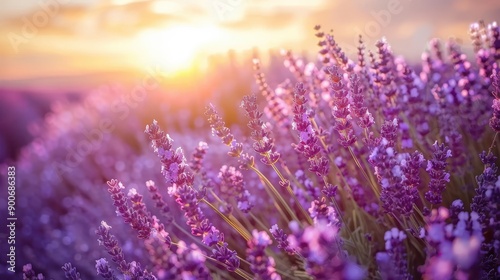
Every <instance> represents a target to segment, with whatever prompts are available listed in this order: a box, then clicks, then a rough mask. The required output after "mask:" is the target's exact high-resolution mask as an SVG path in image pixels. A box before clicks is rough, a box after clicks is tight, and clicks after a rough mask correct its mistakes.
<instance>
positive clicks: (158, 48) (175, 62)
mask: <svg viewBox="0 0 500 280" xmlns="http://www.w3.org/2000/svg"><path fill="white" fill-rule="evenodd" d="M221 33H222V30H220V29H219V28H218V27H217V26H215V25H199V26H195V25H175V26H170V27H167V28H165V29H148V30H144V31H142V32H141V33H139V35H138V37H137V39H138V45H139V46H138V47H139V49H138V51H139V53H138V57H140V61H139V63H141V65H144V62H146V63H147V64H149V65H156V66H158V67H160V68H161V69H162V71H163V72H165V73H167V74H176V73H180V72H186V71H189V70H191V69H194V68H199V67H201V66H202V64H203V63H204V62H203V61H202V57H203V55H204V54H207V53H209V52H210V51H211V46H213V45H214V42H216V41H217V40H218V38H220V35H221ZM145 60H146V61H145Z"/></svg>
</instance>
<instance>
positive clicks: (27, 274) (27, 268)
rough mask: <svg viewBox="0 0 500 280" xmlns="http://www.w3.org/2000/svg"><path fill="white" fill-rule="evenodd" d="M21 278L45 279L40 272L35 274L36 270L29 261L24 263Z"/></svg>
mask: <svg viewBox="0 0 500 280" xmlns="http://www.w3.org/2000/svg"><path fill="white" fill-rule="evenodd" d="M23 279H24V280H45V277H44V276H43V274H41V273H39V274H36V272H35V271H34V270H33V267H32V266H31V264H30V263H29V264H25V265H24V266H23Z"/></svg>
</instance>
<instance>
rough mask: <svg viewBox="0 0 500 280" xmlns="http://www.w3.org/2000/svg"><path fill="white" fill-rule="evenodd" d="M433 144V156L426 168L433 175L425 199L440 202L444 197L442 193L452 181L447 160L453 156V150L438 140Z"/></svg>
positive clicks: (433, 202) (435, 202) (434, 202)
mask: <svg viewBox="0 0 500 280" xmlns="http://www.w3.org/2000/svg"><path fill="white" fill-rule="evenodd" d="M432 146H433V148H434V154H433V158H432V159H431V160H429V161H427V168H426V169H425V170H426V171H427V172H428V173H429V176H430V177H431V181H430V182H429V190H428V191H427V192H426V193H425V199H427V201H429V202H430V203H432V204H440V203H441V202H442V199H443V198H442V193H443V191H444V190H445V188H446V184H447V183H448V182H449V181H450V173H448V172H446V166H447V163H446V160H447V159H448V158H450V157H451V150H449V149H448V147H446V146H445V144H441V145H438V143H437V141H436V142H435V143H434V145H432Z"/></svg>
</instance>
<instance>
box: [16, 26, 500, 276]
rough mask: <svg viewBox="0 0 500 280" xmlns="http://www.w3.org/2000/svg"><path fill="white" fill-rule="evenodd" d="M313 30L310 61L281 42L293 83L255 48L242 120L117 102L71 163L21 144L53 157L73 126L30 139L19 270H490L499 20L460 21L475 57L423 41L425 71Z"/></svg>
mask: <svg viewBox="0 0 500 280" xmlns="http://www.w3.org/2000/svg"><path fill="white" fill-rule="evenodd" d="M315 30H316V31H315V32H316V36H317V38H318V41H319V42H318V45H319V47H320V50H319V55H318V60H317V61H313V62H306V61H305V59H303V58H300V57H298V56H296V55H294V54H293V53H292V52H291V51H284V52H283V57H284V65H285V68H287V69H288V70H289V71H290V73H291V76H290V78H289V79H286V80H284V81H281V82H278V83H276V85H275V86H272V85H271V84H272V82H270V81H268V80H267V79H268V77H269V75H266V74H265V73H264V70H263V68H262V66H261V65H260V62H259V60H258V59H255V60H254V61H253V64H254V72H255V80H256V83H257V86H258V89H257V90H256V91H255V93H254V94H249V95H247V96H245V97H243V98H242V102H241V105H240V107H241V113H242V115H243V116H244V118H242V120H243V122H246V125H245V123H237V124H234V123H233V125H230V124H227V120H226V119H224V117H223V115H222V114H221V113H222V111H221V110H220V108H218V107H217V103H216V102H214V103H213V104H210V105H208V106H207V107H206V113H205V118H206V125H205V127H204V128H206V130H205V131H210V130H211V133H212V137H207V136H206V135H205V134H203V133H202V132H200V128H198V129H196V130H188V131H186V130H185V131H183V133H179V130H178V129H177V128H176V127H175V126H174V125H173V124H172V123H168V120H170V119H172V116H171V115H168V113H167V115H166V117H165V118H164V119H162V115H161V114H159V115H158V116H156V117H153V118H156V119H158V120H159V121H156V120H154V121H151V122H149V124H147V126H146V128H145V135H138V133H139V132H141V131H144V128H143V127H141V122H142V121H141V120H138V118H136V117H134V116H133V115H131V116H129V117H128V118H127V122H128V126H127V127H126V129H124V128H121V129H119V130H116V131H114V132H113V133H110V134H107V135H106V137H107V138H106V139H105V140H104V141H103V143H104V144H103V145H104V146H103V147H102V148H101V149H99V151H97V152H95V153H92V154H91V155H89V156H88V157H87V158H86V159H85V163H87V164H82V165H79V166H78V167H75V168H74V169H73V170H72V171H71V172H67V173H64V172H62V173H61V170H60V169H57V166H56V169H46V168H44V167H43V165H41V164H38V165H37V164H34V163H33V161H32V158H31V157H39V158H41V159H42V161H43V160H49V159H50V158H54V157H59V158H64V156H65V155H66V154H64V153H62V152H61V149H60V147H64V145H71V144H72V143H71V140H72V139H74V138H71V135H68V134H71V133H73V131H78V130H77V129H76V130H75V128H74V127H68V130H67V131H66V132H65V133H66V134H65V135H57V133H56V132H53V133H52V134H49V135H50V138H47V139H45V141H43V140H41V141H42V142H41V143H42V144H40V143H34V144H33V145H32V146H31V147H30V152H28V153H27V154H26V155H25V157H24V159H23V160H21V161H20V162H19V169H22V170H24V171H23V172H25V173H26V174H24V175H23V176H26V177H28V174H37V176H40V177H42V178H41V181H40V184H38V185H37V190H36V191H35V190H33V193H31V194H30V195H29V196H27V197H26V198H24V200H21V201H20V204H21V207H23V209H24V210H23V211H24V213H23V219H24V223H25V224H24V225H23V234H24V235H25V237H24V239H23V241H24V240H25V241H26V244H24V245H23V248H24V249H23V250H24V253H23V256H24V258H25V259H24V260H25V261H26V263H28V262H29V263H30V264H26V265H25V266H24V267H23V273H24V279H44V277H43V275H42V274H38V273H39V271H41V270H42V271H43V272H44V273H45V274H47V275H50V276H52V275H56V273H55V272H54V270H55V269H56V267H57V266H59V268H60V267H62V270H61V273H60V275H62V274H64V275H65V276H66V278H67V279H85V278H86V279H90V278H98V277H101V278H103V279H275V280H276V279H353V280H354V279H418V278H423V279H474V278H476V279H499V278H500V261H499V260H500V210H499V208H498V203H499V201H500V177H499V176H498V174H497V171H498V170H497V169H498V167H497V163H498V161H497V156H496V155H498V153H499V152H500V150H499V148H498V146H497V142H498V140H497V134H498V132H500V69H499V67H498V65H499V64H498V63H499V61H500V38H499V37H500V32H499V27H498V26H497V24H496V23H491V24H489V25H486V24H484V23H482V22H480V23H477V24H476V23H475V24H472V25H471V28H470V37H471V39H472V43H473V47H474V55H475V57H474V58H473V59H470V58H468V57H467V56H466V54H464V53H463V52H462V51H461V50H460V47H459V45H458V44H457V43H456V42H454V41H449V42H447V44H446V47H445V50H443V49H442V47H441V43H440V41H438V40H432V41H431V42H430V44H429V48H428V50H427V51H426V52H425V53H424V54H423V55H422V65H421V67H412V66H411V65H408V64H407V63H406V62H405V60H404V59H403V58H402V57H399V56H396V55H395V54H394V53H393V52H392V51H391V47H390V45H389V43H388V42H386V40H385V39H381V40H380V41H378V42H377V43H376V45H375V51H374V52H370V51H369V52H368V53H366V49H365V46H364V44H363V38H361V37H360V39H359V47H358V53H357V60H356V61H354V60H351V59H350V58H349V57H348V56H347V55H346V54H345V53H344V52H343V50H342V48H341V46H340V45H339V44H337V42H336V41H335V38H334V37H333V35H332V34H330V33H325V32H323V31H322V30H321V28H320V27H319V26H316V27H315ZM270 75H271V77H272V75H273V73H270ZM280 75H282V74H281V73H280ZM246 91H247V92H248V91H250V89H247V90H246ZM110 98H112V97H111V95H110ZM152 104H154V102H152ZM93 108H94V110H96V111H98V112H99V114H96V115H102V114H110V113H109V111H108V109H109V108H108V107H106V106H105V103H102V102H98V103H97V104H95V106H94V107H93ZM490 108H492V109H490ZM492 111H493V112H492ZM64 113H65V112H63V111H62V112H59V114H56V115H55V116H56V117H59V118H60V121H64V118H63V115H64ZM93 113H96V112H82V114H88V115H89V121H90V122H92V121H94V122H97V120H92V119H91V118H92V114H93ZM144 115H147V114H146V113H144ZM109 117H110V118H112V117H113V116H109ZM81 125H85V124H81ZM208 126H209V127H210V130H209V129H208ZM169 127H170V128H169ZM167 132H168V133H167ZM194 139H197V140H202V142H197V141H196V142H195V140H194ZM61 153H62V155H61ZM30 156H31V157H30ZM88 162H90V164H89V163H88ZM96 167H97V168H96ZM51 172H52V173H51ZM54 172H56V173H57V174H54ZM32 179H33V180H37V179H38V178H32ZM28 180H29V179H28ZM51 180H54V181H51ZM103 180H106V181H107V184H104V183H103V182H102V181H103ZM44 184H47V186H45V185H44ZM58 184H59V185H61V184H62V185H67V186H72V187H73V189H67V188H66V189H57V193H56V192H55V191H56V190H55V189H54V188H53V187H52V186H54V185H58ZM31 185H35V182H32V183H31ZM35 196H41V197H42V198H43V199H35ZM28 201H29V202H28ZM35 210H36V211H37V212H36V213H34V212H33V211H35ZM35 234H36V235H39V236H40V239H41V240H43V241H37V240H35V239H29V238H28V237H29V236H33V235H35ZM55 252H57V253H55ZM68 261H70V262H71V263H68Z"/></svg>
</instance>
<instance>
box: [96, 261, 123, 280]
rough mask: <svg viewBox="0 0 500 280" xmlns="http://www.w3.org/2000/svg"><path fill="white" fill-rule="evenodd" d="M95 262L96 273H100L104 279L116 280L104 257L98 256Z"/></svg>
mask: <svg viewBox="0 0 500 280" xmlns="http://www.w3.org/2000/svg"><path fill="white" fill-rule="evenodd" d="M95 262H96V265H95V268H96V270H97V275H100V276H101V277H102V278H103V279H105V280H118V278H117V277H116V276H115V274H114V273H113V270H112V269H111V267H110V266H109V264H108V262H107V261H106V259H105V258H100V259H98V260H96V261H95Z"/></svg>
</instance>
